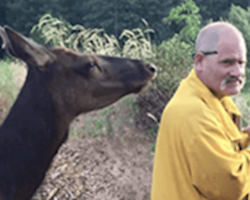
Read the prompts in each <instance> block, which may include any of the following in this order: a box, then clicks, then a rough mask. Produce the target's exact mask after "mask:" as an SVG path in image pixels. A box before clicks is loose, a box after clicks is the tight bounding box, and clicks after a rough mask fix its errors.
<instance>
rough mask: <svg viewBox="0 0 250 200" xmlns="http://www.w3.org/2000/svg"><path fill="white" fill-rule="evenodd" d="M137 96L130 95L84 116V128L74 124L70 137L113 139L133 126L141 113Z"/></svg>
mask: <svg viewBox="0 0 250 200" xmlns="http://www.w3.org/2000/svg"><path fill="white" fill-rule="evenodd" d="M135 101H136V96H135V95H128V96H126V97H123V98H122V99H120V100H119V101H118V102H117V103H115V104H112V105H110V106H108V107H106V108H103V109H101V110H98V111H94V112H91V113H88V114H85V115H84V122H83V123H82V124H84V125H83V127H80V126H79V125H77V122H76V121H74V122H73V123H72V126H71V129H70V136H71V137H74V138H77V137H82V136H84V135H90V136H91V137H94V138H95V137H103V136H108V137H110V138H112V137H113V135H114V133H116V132H119V131H120V130H121V129H122V128H123V127H125V126H133V125H134V118H135V115H136V113H137V112H138V111H139V107H138V105H137V104H136V103H135Z"/></svg>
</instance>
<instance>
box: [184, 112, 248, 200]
mask: <svg viewBox="0 0 250 200" xmlns="http://www.w3.org/2000/svg"><path fill="white" fill-rule="evenodd" d="M188 120H192V123H189V124H190V127H189V128H190V131H192V134H191V135H192V136H191V138H189V139H187V141H188V142H187V144H186V145H188V147H187V148H186V149H188V157H189V158H188V160H189V161H190V163H189V164H190V166H189V167H190V173H191V176H192V184H193V186H194V187H195V188H196V190H198V192H199V193H201V194H202V195H203V196H205V197H206V198H207V199H213V200H217V199H218V200H224V199H225V200H242V199H243V198H244V197H245V196H246V195H247V194H248V193H249V192H250V150H248V149H245V150H242V151H239V152H236V151H235V150H234V149H233V144H234V142H233V141H231V140H230V139H229V137H228V136H227V135H226V133H225V132H224V130H223V127H222V125H221V123H220V122H219V121H218V120H217V118H216V117H215V115H213V114H211V113H206V114H203V116H199V117H196V118H193V119H188ZM193 133H194V134H193Z"/></svg>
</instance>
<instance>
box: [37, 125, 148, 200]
mask: <svg viewBox="0 0 250 200" xmlns="http://www.w3.org/2000/svg"><path fill="white" fill-rule="evenodd" d="M151 174H152V153H151V141H149V139H148V138H147V137H145V136H144V135H143V134H142V133H139V132H138V131H136V130H133V129H131V128H130V129H129V128H123V130H120V132H119V133H118V134H115V136H114V138H112V139H111V138H108V137H102V138H91V137H90V136H85V137H84V138H81V139H72V138H70V139H69V140H68V141H67V142H66V143H65V144H64V145H63V146H62V147H61V149H60V151H59V153H58V154H57V156H56V158H55V159H54V162H53V164H52V166H51V169H50V170H49V171H48V173H47V176H46V179H45V180H44V184H43V185H42V186H41V188H40V189H39V190H38V192H37V194H36V195H35V197H34V198H33V200H38V199H42V200H49V199H53V200H57V199H63V200H64V199H65V200H69V199H79V200H149V199H150V188H151Z"/></svg>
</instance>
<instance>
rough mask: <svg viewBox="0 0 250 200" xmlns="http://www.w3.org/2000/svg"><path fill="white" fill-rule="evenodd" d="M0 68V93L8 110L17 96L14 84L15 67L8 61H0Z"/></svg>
mask: <svg viewBox="0 0 250 200" xmlns="http://www.w3.org/2000/svg"><path fill="white" fill-rule="evenodd" d="M0 66H1V67H0V91H1V96H2V97H3V99H4V101H6V102H7V110H8V109H9V108H10V107H11V105H12V104H13V102H14V101H15V99H16V97H17V94H18V88H17V86H16V85H15V83H14V73H15V70H14V69H15V67H17V66H16V63H14V62H13V61H11V60H9V59H6V60H1V61H0Z"/></svg>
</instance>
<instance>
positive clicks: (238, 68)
mask: <svg viewBox="0 0 250 200" xmlns="http://www.w3.org/2000/svg"><path fill="white" fill-rule="evenodd" d="M230 75H231V76H235V77H241V76H245V65H244V64H242V63H239V62H235V65H234V67H233V68H232V69H231V71H230Z"/></svg>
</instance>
